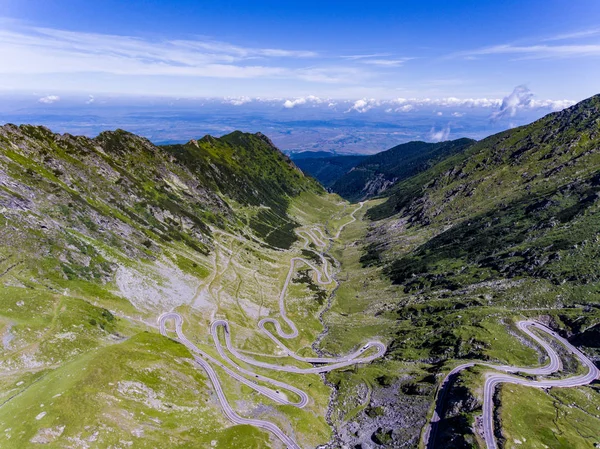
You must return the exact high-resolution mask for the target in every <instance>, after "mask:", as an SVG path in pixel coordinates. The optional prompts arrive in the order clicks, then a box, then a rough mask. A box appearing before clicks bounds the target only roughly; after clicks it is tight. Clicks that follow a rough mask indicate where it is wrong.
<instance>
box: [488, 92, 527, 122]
mask: <svg viewBox="0 0 600 449" xmlns="http://www.w3.org/2000/svg"><path fill="white" fill-rule="evenodd" d="M532 101H533V93H532V92H531V91H530V90H529V89H528V88H527V86H523V85H521V86H517V87H515V88H514V89H513V91H512V92H511V94H510V95H508V96H506V97H504V98H503V99H502V104H501V105H500V109H498V110H497V111H496V112H494V113H492V115H491V116H490V118H491V120H492V121H498V120H500V119H502V118H505V117H514V116H515V115H516V114H517V109H518V108H520V107H528V106H531V102H532Z"/></svg>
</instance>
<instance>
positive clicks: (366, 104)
mask: <svg viewBox="0 0 600 449" xmlns="http://www.w3.org/2000/svg"><path fill="white" fill-rule="evenodd" d="M380 104H381V102H380V101H378V100H375V99H374V98H370V99H366V98H363V99H362V100H356V101H355V102H354V104H353V105H352V106H351V107H350V109H348V110H347V111H346V112H350V111H356V112H359V113H361V114H364V113H365V112H367V111H368V110H370V109H373V108H374V107H376V106H379V105H380Z"/></svg>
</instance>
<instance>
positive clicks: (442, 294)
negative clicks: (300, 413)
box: [360, 96, 600, 447]
mask: <svg viewBox="0 0 600 449" xmlns="http://www.w3.org/2000/svg"><path fill="white" fill-rule="evenodd" d="M599 194H600V96H595V97H592V98H590V99H588V100H585V101H583V102H581V103H579V104H578V105H575V106H573V107H571V108H568V109H565V110H564V111H561V112H557V113H552V114H550V115H548V116H546V117H544V118H542V119H540V120H538V121H537V122H534V123H532V124H530V125H527V126H523V127H520V128H515V129H511V130H508V131H505V132H502V133H499V134H496V135H494V136H491V137H488V138H486V139H484V140H482V141H480V142H477V143H475V144H473V145H472V146H469V147H468V148H467V149H466V151H464V152H459V153H457V154H455V155H453V156H450V157H448V158H446V159H444V160H442V161H441V162H439V163H437V164H436V165H434V166H432V167H431V168H429V169H428V170H426V171H423V172H421V173H419V174H416V175H415V176H413V177H410V178H408V179H406V180H403V181H401V182H398V183H397V184H396V185H395V186H393V187H392V188H391V189H390V190H389V191H388V193H387V196H388V198H387V199H385V200H383V201H380V202H378V204H376V205H374V206H373V207H370V208H369V210H368V211H367V216H368V217H369V218H370V219H371V220H374V221H373V222H372V224H371V226H370V229H369V231H368V237H367V242H368V244H367V246H366V247H365V251H364V252H363V254H362V256H361V259H360V260H361V263H362V266H363V269H364V270H365V272H369V270H373V269H377V270H381V271H380V273H382V274H383V275H384V276H385V277H386V278H388V279H389V280H391V282H392V283H393V284H394V285H395V287H386V288H388V291H389V293H388V295H389V297H390V298H392V297H393V298H394V299H393V300H390V301H388V302H387V303H380V305H379V306H378V307H373V306H372V305H371V307H370V310H371V311H372V313H375V314H380V316H382V317H387V318H389V319H391V320H394V322H395V323H394V325H393V328H394V333H395V336H394V338H393V343H392V344H391V347H390V353H389V356H390V358H392V359H394V360H406V361H408V360H413V361H414V360H419V361H422V362H426V363H428V364H431V365H432V367H431V372H433V373H436V372H439V371H438V370H440V369H443V367H444V366H453V363H454V364H455V363H456V362H453V361H454V360H460V359H462V360H472V359H476V360H491V361H501V362H502V363H510V364H513V365H522V366H526V365H528V364H532V363H533V364H535V363H536V361H535V358H534V357H532V354H531V353H528V351H527V350H523V351H521V350H516V349H515V348H520V347H521V346H520V345H521V344H516V343H514V342H513V343H511V342H510V340H511V339H512V338H513V337H512V336H511V335H516V334H515V333H514V331H513V330H511V328H512V326H513V324H511V323H513V322H514V320H515V319H517V317H519V318H522V317H533V318H536V319H539V320H542V321H544V322H546V323H548V324H549V325H551V326H552V327H554V328H556V329H560V331H561V332H562V333H563V334H564V335H565V336H567V337H569V338H571V340H572V341H573V342H574V343H575V344H579V345H582V346H583V348H584V350H585V351H586V352H587V353H588V354H589V355H591V356H595V357H598V356H599V355H600V345H599V344H598V338H597V335H598V332H599V329H600V307H598V304H600V277H599V275H598V273H600V258H599V257H598V256H599V255H600V229H599V228H598V223H600V201H599ZM378 272H379V271H378ZM361 298H362V295H361ZM375 309H377V311H376V310H375ZM511 348H512V349H511ZM523 349H525V348H523ZM461 376H462V380H459V382H458V386H459V387H458V390H455V393H454V394H453V395H451V398H450V402H451V405H450V411H449V412H448V413H449V414H448V416H446V417H445V421H444V422H445V424H442V426H441V429H442V433H441V435H438V438H440V439H439V441H438V444H441V445H442V446H443V447H478V446H479V443H477V441H478V437H477V436H476V435H475V434H476V431H475V430H474V429H473V425H472V423H473V417H474V415H476V414H477V413H479V411H480V410H481V409H480V407H481V403H480V400H481V396H480V394H481V393H480V390H478V388H480V385H479V386H478V382H480V381H478V380H477V379H480V377H477V375H476V374H474V373H467V374H464V375H463V374H461ZM460 388H462V390H461V389H460ZM582 391H583V390H582ZM595 394H596V396H594V397H593V398H591V399H590V400H591V401H592V402H593V403H595V404H599V403H600V398H599V397H598V395H597V392H596V393H595ZM452 401H454V402H452ZM514 402H515V401H514V400H513V403H514ZM547 402H548V401H547ZM550 403H551V401H550ZM509 406H510V404H507V407H509ZM548 414H549V413H548ZM499 416H500V417H499V418H498V419H501V417H502V416H511V417H512V418H511V421H510V423H509V427H510V428H509V429H508V430H507V432H511V433H512V432H514V431H515V430H514V429H516V428H520V426H522V425H523V423H520V422H518V419H519V418H518V416H521V418H522V419H526V417H525V418H524V417H523V416H524V415H520V414H511V413H510V411H507V410H506V409H503V412H502V414H500V415H499ZM592 421H593V422H595V423H598V417H596V418H593V419H592ZM384 431H385V429H384ZM571 431H574V429H571V428H569V432H571ZM531 438H532V439H539V440H543V439H544V438H545V437H541V436H539V435H538V436H535V435H532V436H531Z"/></svg>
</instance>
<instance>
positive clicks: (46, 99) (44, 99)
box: [38, 95, 60, 104]
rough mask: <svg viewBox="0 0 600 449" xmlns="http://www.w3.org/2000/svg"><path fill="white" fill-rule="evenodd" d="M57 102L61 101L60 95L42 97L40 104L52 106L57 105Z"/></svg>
mask: <svg viewBox="0 0 600 449" xmlns="http://www.w3.org/2000/svg"><path fill="white" fill-rule="evenodd" d="M57 101H60V97H59V96H58V95H48V96H46V97H42V98H40V99H39V100H38V102H39V103H44V104H52V103H56V102H57Z"/></svg>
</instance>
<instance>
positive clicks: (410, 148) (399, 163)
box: [331, 139, 475, 201]
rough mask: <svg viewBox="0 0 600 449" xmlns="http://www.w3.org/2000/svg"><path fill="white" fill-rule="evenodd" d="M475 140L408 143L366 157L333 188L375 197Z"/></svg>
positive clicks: (357, 196) (354, 198)
mask: <svg viewBox="0 0 600 449" xmlns="http://www.w3.org/2000/svg"><path fill="white" fill-rule="evenodd" d="M473 143H475V141H474V140H471V139H457V140H451V141H447V142H440V143H427V142H409V143H404V144H401V145H398V146H395V147H393V148H390V149H389V150H386V151H382V152H381V153H377V154H374V155H373V156H369V157H367V158H366V159H364V160H362V161H361V162H360V163H358V164H357V165H355V166H354V167H353V168H352V170H350V171H348V172H347V173H346V174H344V175H343V176H341V177H340V178H339V179H337V180H336V181H335V182H334V183H333V184H332V185H331V189H332V191H334V192H335V193H337V194H339V195H340V196H342V197H343V198H346V199H348V200H351V201H358V200H361V199H365V198H368V197H373V196H375V195H378V194H380V193H382V192H385V191H387V190H388V189H389V188H390V187H391V186H392V185H393V184H395V183H397V182H401V181H402V180H404V179H406V178H409V177H410V176H413V175H414V174H416V173H419V172H422V171H424V170H426V169H427V168H429V167H431V166H432V165H434V164H435V163H436V162H439V161H440V160H443V159H445V158H447V157H449V156H452V155H453V154H456V153H461V152H463V151H464V150H465V149H466V148H468V147H469V146H471V145H472V144H473Z"/></svg>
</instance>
